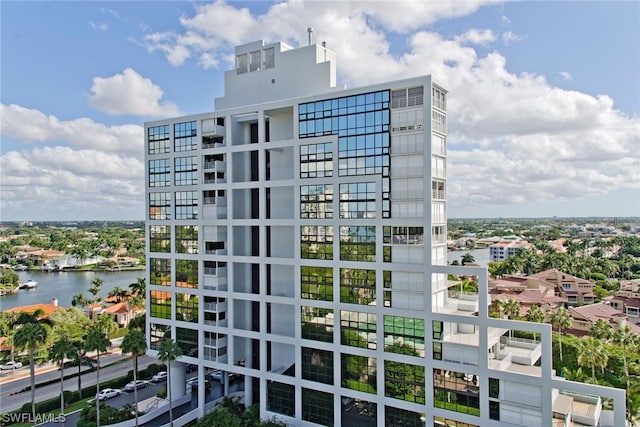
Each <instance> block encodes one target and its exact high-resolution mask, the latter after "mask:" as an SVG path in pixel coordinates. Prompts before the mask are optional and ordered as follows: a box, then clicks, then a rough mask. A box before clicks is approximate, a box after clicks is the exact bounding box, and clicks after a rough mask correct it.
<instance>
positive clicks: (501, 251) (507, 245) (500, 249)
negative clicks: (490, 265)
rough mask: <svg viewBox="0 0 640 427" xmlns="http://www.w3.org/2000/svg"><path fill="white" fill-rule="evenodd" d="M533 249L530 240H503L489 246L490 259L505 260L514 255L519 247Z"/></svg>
mask: <svg viewBox="0 0 640 427" xmlns="http://www.w3.org/2000/svg"><path fill="white" fill-rule="evenodd" d="M520 248H524V249H531V248H532V245H531V243H529V242H525V241H521V240H516V241H511V240H510V241H506V240H504V241H501V242H498V243H494V244H492V245H491V246H489V260H490V261H504V260H505V259H507V258H509V257H511V256H514V255H515V254H516V253H517V252H518V249H520Z"/></svg>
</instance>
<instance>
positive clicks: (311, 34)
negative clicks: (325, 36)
mask: <svg viewBox="0 0 640 427" xmlns="http://www.w3.org/2000/svg"><path fill="white" fill-rule="evenodd" d="M307 33H309V46H311V38H312V37H313V27H308V28H307Z"/></svg>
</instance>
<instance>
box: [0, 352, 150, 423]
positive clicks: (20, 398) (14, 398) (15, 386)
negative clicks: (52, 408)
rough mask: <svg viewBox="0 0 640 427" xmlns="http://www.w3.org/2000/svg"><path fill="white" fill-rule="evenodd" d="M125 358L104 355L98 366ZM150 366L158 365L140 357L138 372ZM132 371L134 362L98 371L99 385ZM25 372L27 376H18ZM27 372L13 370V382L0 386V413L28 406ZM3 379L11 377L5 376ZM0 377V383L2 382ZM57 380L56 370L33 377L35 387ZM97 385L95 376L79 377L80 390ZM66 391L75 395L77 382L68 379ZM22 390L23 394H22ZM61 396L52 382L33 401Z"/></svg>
mask: <svg viewBox="0 0 640 427" xmlns="http://www.w3.org/2000/svg"><path fill="white" fill-rule="evenodd" d="M127 358H128V357H127V356H122V355H121V354H120V353H113V354H107V355H105V356H101V357H100V365H101V366H105V365H108V364H112V363H115V362H118V361H121V360H125V359H127ZM152 363H157V360H156V359H154V358H152V357H150V356H146V355H145V356H141V357H140V358H138V369H144V368H146V367H147V366H149V365H150V364H152ZM131 369H133V362H131V361H128V360H127V361H125V362H123V363H118V364H115V365H110V366H105V367H104V368H102V369H100V383H102V382H104V381H108V380H111V379H114V378H118V377H121V376H124V375H126V374H127V372H128V371H129V370H131ZM24 372H26V373H27V376H26V377H24V376H21V374H23V373H24ZM28 372H29V368H28V367H26V368H21V369H18V370H16V375H15V376H16V377H19V378H18V379H15V380H13V381H10V382H6V383H4V384H0V412H3V413H4V412H9V411H14V410H16V409H19V408H20V407H22V405H24V404H25V403H27V402H30V401H31V392H30V390H29V386H30V380H29V375H28ZM73 372H77V368H71V369H65V375H66V374H67V373H69V374H71V373H73ZM6 375H9V376H10V375H11V373H8V374H6ZM4 378H6V376H5V377H2V378H0V379H2V380H3V379H4ZM59 378H60V371H59V370H58V369H56V368H54V369H53V370H50V371H47V372H43V373H40V374H37V375H36V384H38V383H43V382H46V381H49V380H57V379H59ZM95 383H96V373H95V372H90V373H85V374H83V375H82V387H83V388H84V387H87V386H90V385H94V384H95ZM64 388H65V390H70V391H74V390H77V389H78V378H77V377H75V378H72V379H68V380H66V381H65V382H64ZM21 390H22V391H21ZM57 396H60V383H59V382H55V383H52V384H49V385H46V386H42V387H36V401H37V402H42V401H43V400H47V399H51V398H53V397H57Z"/></svg>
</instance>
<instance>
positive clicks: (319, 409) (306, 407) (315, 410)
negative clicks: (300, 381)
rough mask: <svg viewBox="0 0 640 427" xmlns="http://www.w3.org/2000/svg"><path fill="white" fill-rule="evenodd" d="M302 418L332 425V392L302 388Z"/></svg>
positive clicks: (324, 424)
mask: <svg viewBox="0 0 640 427" xmlns="http://www.w3.org/2000/svg"><path fill="white" fill-rule="evenodd" d="M302 419H303V420H305V421H309V422H312V423H315V424H320V425H323V426H332V425H333V394H331V393H325V392H322V391H317V390H311V389H307V388H302Z"/></svg>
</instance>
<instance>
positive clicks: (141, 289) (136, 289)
mask: <svg viewBox="0 0 640 427" xmlns="http://www.w3.org/2000/svg"><path fill="white" fill-rule="evenodd" d="M129 290H131V293H134V294H139V295H140V296H142V298H145V294H146V290H147V281H146V279H145V278H144V277H138V279H137V280H136V281H135V282H133V283H131V284H129Z"/></svg>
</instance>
